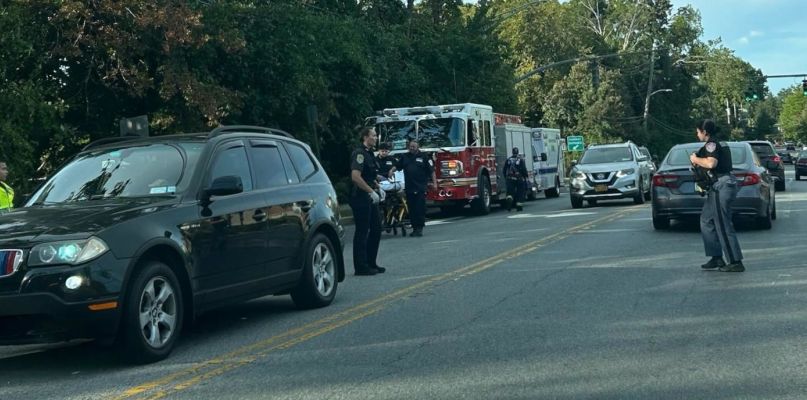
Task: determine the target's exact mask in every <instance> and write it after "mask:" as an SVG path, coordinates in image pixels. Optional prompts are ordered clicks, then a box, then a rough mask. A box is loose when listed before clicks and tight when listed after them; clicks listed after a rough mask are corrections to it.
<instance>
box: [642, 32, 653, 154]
mask: <svg viewBox="0 0 807 400" xmlns="http://www.w3.org/2000/svg"><path fill="white" fill-rule="evenodd" d="M655 64H656V39H653V47H652V48H651V49H650V72H649V75H650V76H648V78H647V97H645V98H644V117H643V118H642V130H643V131H644V135H645V139H647V133H648V132H647V118H648V117H649V116H650V96H652V95H653V72H654V71H655V66H656V65H655Z"/></svg>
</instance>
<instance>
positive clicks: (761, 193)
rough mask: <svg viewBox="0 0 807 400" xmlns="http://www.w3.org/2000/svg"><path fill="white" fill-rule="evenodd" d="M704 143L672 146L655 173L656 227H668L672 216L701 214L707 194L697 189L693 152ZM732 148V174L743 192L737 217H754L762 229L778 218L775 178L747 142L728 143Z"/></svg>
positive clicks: (735, 207) (736, 207)
mask: <svg viewBox="0 0 807 400" xmlns="http://www.w3.org/2000/svg"><path fill="white" fill-rule="evenodd" d="M702 146H703V143H687V144H679V145H676V146H674V147H673V148H672V149H670V151H669V153H667V156H666V157H665V158H664V161H662V163H661V165H660V166H659V170H658V172H657V173H656V175H654V176H653V201H652V203H651V205H652V207H651V208H652V213H653V227H654V228H655V229H666V228H668V227H669V226H670V220H671V219H680V218H686V217H695V216H700V214H701V209H702V208H703V203H704V201H705V200H706V197H705V196H701V195H700V194H699V193H698V192H697V191H696V189H695V178H694V175H693V173H692V169H691V163H690V161H689V155H690V154H692V153H694V152H696V151H698V149H700V148H701V147H702ZM728 146H729V149H731V161H732V164H733V165H732V173H733V174H734V175H735V176H736V177H737V183H738V185H739V186H740V191H739V193H738V194H737V199H736V200H735V201H734V203H733V204H732V211H733V214H734V216H735V217H750V218H753V219H754V220H755V221H756V224H757V226H759V227H760V228H762V229H770V228H771V220H773V219H776V196H775V192H776V191H775V189H773V181H774V179H773V177H772V176H771V174H770V173H769V172H768V170H767V169H766V168H765V167H763V166H762V163H761V161H760V160H759V158H758V157H757V156H756V154H755V152H754V151H753V149H752V148H751V145H750V144H748V143H744V142H728Z"/></svg>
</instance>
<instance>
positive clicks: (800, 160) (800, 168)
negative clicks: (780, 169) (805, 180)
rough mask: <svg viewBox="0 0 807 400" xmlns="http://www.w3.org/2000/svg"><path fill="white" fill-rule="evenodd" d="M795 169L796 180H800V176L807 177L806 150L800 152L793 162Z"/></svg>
mask: <svg viewBox="0 0 807 400" xmlns="http://www.w3.org/2000/svg"><path fill="white" fill-rule="evenodd" d="M793 165H794V167H795V169H796V180H797V181H798V180H801V176H802V175H807V150H801V151H800V152H799V154H798V156H797V157H796V160H795V161H794V162H793Z"/></svg>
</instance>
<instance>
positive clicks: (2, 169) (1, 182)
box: [0, 161, 14, 214]
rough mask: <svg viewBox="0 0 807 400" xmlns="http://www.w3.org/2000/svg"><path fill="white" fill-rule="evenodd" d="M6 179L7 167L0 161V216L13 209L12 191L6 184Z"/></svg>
mask: <svg viewBox="0 0 807 400" xmlns="http://www.w3.org/2000/svg"><path fill="white" fill-rule="evenodd" d="M6 179H8V165H6V162H5V161H0V214H2V213H5V212H9V211H11V208H12V207H14V189H12V188H11V186H9V185H8V184H7V183H6Z"/></svg>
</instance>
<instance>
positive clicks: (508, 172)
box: [504, 147, 527, 212]
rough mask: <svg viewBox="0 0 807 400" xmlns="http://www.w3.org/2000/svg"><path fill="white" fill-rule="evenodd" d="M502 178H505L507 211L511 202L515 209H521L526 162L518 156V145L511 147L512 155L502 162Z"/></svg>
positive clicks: (510, 206)
mask: <svg viewBox="0 0 807 400" xmlns="http://www.w3.org/2000/svg"><path fill="white" fill-rule="evenodd" d="M504 178H505V179H506V180H507V199H506V201H507V211H508V212H509V211H510V209H512V208H513V203H515V206H516V211H521V210H523V209H524V208H523V207H522V206H521V202H522V201H524V186H525V183H526V181H527V164H526V163H525V162H524V160H523V159H522V158H521V157H519V155H518V147H513V155H512V156H511V157H510V158H508V159H507V161H505V163H504Z"/></svg>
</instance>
